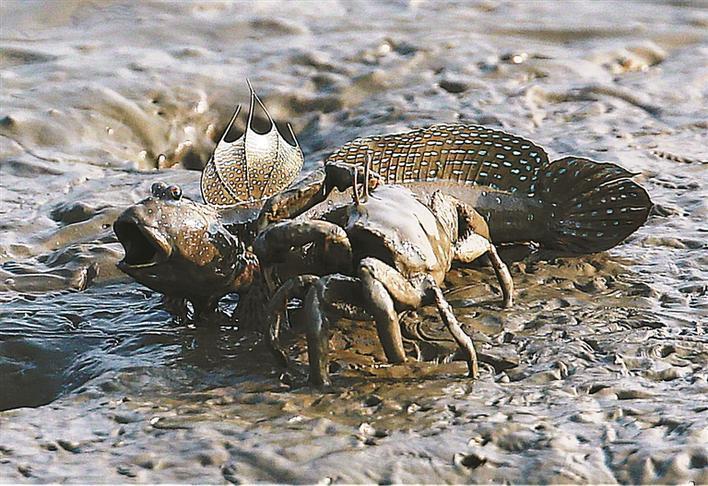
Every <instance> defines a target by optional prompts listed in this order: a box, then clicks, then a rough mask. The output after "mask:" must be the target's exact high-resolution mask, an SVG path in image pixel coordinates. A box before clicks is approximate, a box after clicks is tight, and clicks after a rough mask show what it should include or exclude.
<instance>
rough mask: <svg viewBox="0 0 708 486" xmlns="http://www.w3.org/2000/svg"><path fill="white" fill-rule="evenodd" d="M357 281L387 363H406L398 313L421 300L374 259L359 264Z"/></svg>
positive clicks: (397, 275)
mask: <svg viewBox="0 0 708 486" xmlns="http://www.w3.org/2000/svg"><path fill="white" fill-rule="evenodd" d="M359 278H361V284H362V291H363V294H364V302H365V307H366V309H367V310H368V311H369V312H370V313H371V314H372V315H373V316H374V320H375V321H376V331H377V332H378V334H379V340H380V341H381V345H382V346H383V348H384V353H385V354H386V358H387V359H388V361H389V362H390V363H402V362H404V361H405V359H406V355H405V352H404V350H403V338H402V336H401V326H400V324H399V321H398V312H400V311H402V310H405V309H415V308H417V307H419V306H420V305H421V302H422V300H423V297H424V295H425V294H424V292H423V291H422V289H418V288H416V287H415V286H414V285H413V284H411V282H409V281H408V280H407V279H406V278H405V277H404V276H403V275H402V274H401V273H400V272H399V271H398V270H396V269H395V268H393V267H391V266H389V265H387V264H386V263H384V262H382V261H381V260H379V259H377V258H364V259H363V260H362V261H361V263H360V264H359Z"/></svg>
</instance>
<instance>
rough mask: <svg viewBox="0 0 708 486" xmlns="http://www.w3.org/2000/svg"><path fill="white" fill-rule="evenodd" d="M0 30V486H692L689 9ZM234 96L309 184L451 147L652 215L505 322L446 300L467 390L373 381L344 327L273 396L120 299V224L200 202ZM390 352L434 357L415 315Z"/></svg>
mask: <svg viewBox="0 0 708 486" xmlns="http://www.w3.org/2000/svg"><path fill="white" fill-rule="evenodd" d="M0 15H1V20H2V22H1V25H0V85H1V89H0V100H1V102H0V201H1V204H2V205H1V207H0V225H1V227H2V231H0V305H1V309H0V410H4V411H2V412H0V482H70V483H71V482H74V483H75V482H81V483H103V482H111V483H115V482H191V483H195V482H199V483H224V482H278V483H314V482H347V483H352V482H353V483H362V482H366V483H371V482H376V483H391V482H395V483H399V482H404V483H405V482H415V483H443V482H489V481H494V482H503V481H506V482H513V483H519V482H523V483H527V482H531V483H600V482H601V483H615V482H619V483H686V482H689V481H693V482H695V483H696V484H706V483H708V449H707V448H706V444H708V400H707V398H706V397H707V396H708V372H707V371H706V363H707V362H708V335H707V334H706V332H707V330H708V329H707V327H708V326H707V325H706V322H707V321H708V295H707V292H708V245H707V243H706V236H707V235H708V223H707V221H708V191H706V185H707V184H708V165H706V161H707V160H708V136H707V135H706V133H708V124H707V123H706V119H707V117H706V107H707V106H708V103H707V97H708V68H707V66H708V42H707V38H706V32H707V31H708V29H707V27H708V9H706V6H705V3H701V2H690V1H688V2H684V1H674V2H651V1H627V2H625V1H618V2H606V1H597V2H562V3H560V2H559V3H555V2H505V1H494V0H489V1H481V2H433V1H430V2H426V1H401V2H353V1H343V0H342V1H339V2H336V1H332V2H307V1H302V2H271V1H262V2H260V1H259V2H248V3H246V2H244V3H238V2H204V3H192V2H173V3H139V4H138V3H132V2H115V1H101V2H92V1H68V0H67V1H63V2H27V1H23V2H12V1H3V2H2V3H1V4H0ZM246 78H249V79H250V80H251V82H252V83H253V85H254V86H255V88H256V89H257V91H258V92H259V93H260V94H261V95H262V97H263V98H264V101H265V103H266V105H267V106H268V107H269V109H270V111H271V113H272V114H273V116H274V117H275V118H276V120H277V121H279V122H290V123H292V125H293V128H294V131H295V133H296V134H297V136H298V138H299V140H300V142H301V144H302V146H303V149H304V152H305V159H306V165H305V170H311V169H312V168H314V167H316V166H317V164H319V163H320V162H321V161H322V160H323V158H324V157H325V156H326V155H327V154H328V153H330V152H331V151H333V150H334V149H335V148H337V147H339V146H340V145H342V144H343V143H345V142H346V141H348V140H351V139H353V138H356V137H359V136H366V135H373V134H382V133H387V132H392V131H401V130H405V129H408V128H411V127H416V126H421V125H428V124H432V123H436V122H453V121H461V122H467V123H477V124H482V125H488V126H492V127H498V128H503V129H504V130H506V131H508V132H511V133H514V134H518V135H520V136H525V137H527V138H529V139H531V140H533V141H535V142H537V143H539V144H540V145H542V146H543V147H545V148H546V150H547V151H548V152H549V154H550V155H551V158H552V159H555V158H557V157H559V156H563V155H571V154H572V155H579V156H585V157H589V158H592V159H595V160H599V161H610V162H616V163H619V164H620V165H622V166H623V167H625V168H627V169H629V170H631V171H633V172H636V173H637V176H636V180H637V181H638V182H640V183H641V184H642V185H643V186H644V187H645V188H646V189H647V190H648V192H649V193H650V194H651V197H652V199H653V201H654V203H655V204H656V207H655V209H654V210H653V213H652V215H651V216H650V218H649V220H648V222H647V224H646V225H645V226H644V227H643V228H641V229H640V230H639V231H638V232H637V233H635V234H634V235H632V236H631V237H630V238H629V239H628V240H627V241H626V242H624V243H623V244H621V245H619V246H617V247H616V248H614V249H612V250H611V251H609V252H605V253H601V254H597V255H590V256H587V257H582V258H555V259H550V260H537V259H533V258H532V259H526V260H522V261H520V262H516V263H514V264H513V266H512V276H513V278H514V282H515V285H516V287H517V293H516V304H515V306H514V308H512V309H510V310H500V309H499V307H498V305H497V299H498V294H497V293H496V290H495V289H496V287H495V285H494V283H495V280H494V277H493V274H492V272H491V271H490V270H489V269H485V268H472V269H470V268H460V269H456V270H454V271H453V272H451V273H450V276H449V279H448V282H447V289H446V292H447V296H448V299H449V300H450V301H451V303H452V304H453V306H454V307H455V311H456V314H457V316H458V318H459V319H460V320H461V321H462V322H463V324H464V326H465V328H466V330H467V331H468V332H469V333H470V334H471V335H472V336H473V338H474V340H475V343H476V345H477V349H478V351H479V352H480V355H481V357H482V361H483V363H482V372H481V377H480V379H479V380H477V381H474V382H473V381H470V380H469V379H467V378H464V377H463V375H464V372H465V365H464V363H462V362H456V361H455V362H445V363H442V364H438V363H431V362H412V363H409V364H407V365H405V366H393V367H392V366H385V365H382V363H383V355H382V352H381V350H380V347H379V346H378V344H377V343H376V340H375V334H374V331H373V324H371V325H365V324H358V325H355V324H351V323H346V322H345V323H342V325H341V330H340V331H337V332H335V333H334V334H333V337H332V343H333V346H334V347H335V348H336V349H337V350H338V351H337V352H336V353H334V359H335V367H336V369H337V372H336V373H334V375H333V376H334V382H335V386H334V389H333V390H331V391H329V392H327V393H318V392H313V391H311V390H309V389H308V388H306V387H302V386H299V383H300V382H299V381H298V380H300V374H299V373H300V372H302V371H303V370H304V367H303V365H304V363H305V356H304V354H303V343H302V341H301V340H299V339H297V338H292V339H291V340H290V342H289V345H290V350H291V354H292V356H293V358H297V360H298V362H299V363H300V365H299V368H297V369H295V370H294V372H293V373H292V376H290V377H286V378H283V377H282V376H281V375H282V370H280V369H279V368H278V367H277V366H276V364H275V363H274V362H272V360H271V359H270V357H269V355H268V354H267V353H266V352H265V350H264V349H263V346H262V344H261V343H259V342H258V340H257V339H256V338H255V337H253V336H249V335H241V334H239V332H238V330H237V329H235V327H234V326H233V325H232V324H231V323H229V322H224V323H223V325H222V326H213V327H210V328H199V327H194V326H192V325H189V324H185V323H182V322H179V321H176V320H174V319H173V318H171V317H170V315H169V314H168V313H167V312H166V311H165V310H164V309H163V308H162V305H161V302H160V297H159V295H157V294H155V293H154V292H152V291H149V290H148V289H145V288H143V287H141V286H139V285H137V284H135V283H132V282H131V281H129V280H128V279H126V278H125V277H124V276H123V275H122V274H120V272H118V271H117V270H116V269H115V262H116V261H117V260H118V259H120V258H121V256H122V249H121V247H120V245H119V244H118V243H117V242H116V241H115V238H114V236H113V234H112V230H111V226H110V225H111V223H112V221H113V219H115V217H116V216H117V214H119V213H120V211H121V210H122V209H123V208H125V207H126V206H128V205H129V204H131V203H133V202H135V201H138V200H140V199H142V198H143V197H145V196H146V195H147V194H148V191H149V187H150V184H151V183H152V182H154V181H156V180H164V181H166V182H168V183H179V184H182V185H183V186H184V188H185V192H186V193H187V194H191V195H192V196H193V197H195V198H198V197H199V195H198V178H199V172H198V170H199V169H200V168H201V167H202V166H203V164H204V163H205V162H206V160H207V159H208V157H209V155H210V153H211V150H212V149H213V147H214V141H215V140H216V139H217V138H218V136H219V135H220V133H221V131H222V130H223V128H224V126H225V124H226V122H227V120H228V118H229V116H230V114H231V111H232V110H233V107H234V105H235V104H237V103H241V104H245V103H247V100H248V97H247V93H248V92H247V87H246V83H245V79H246ZM96 272H98V274H97V276H95V278H94V274H95V273H96ZM87 284H88V286H87ZM86 286H87V288H86V290H84V291H82V292H79V291H77V290H68V289H70V288H83V287H86ZM40 289H41V290H42V291H41V292H38V291H37V290H40ZM234 305H235V300H234V299H232V300H229V299H227V300H226V302H224V307H225V308H227V309H228V308H229V307H233V306H234ZM405 322H406V326H413V327H415V328H419V327H423V328H425V332H426V333H427V334H431V335H437V334H439V335H440V336H444V334H443V333H442V332H441V331H440V329H439V327H440V324H439V323H438V322H437V320H436V319H435V318H434V314H433V312H431V311H429V310H427V309H425V310H423V311H421V312H420V313H419V314H418V315H417V316H407V317H406V319H405ZM446 346H448V347H449V343H444V342H441V343H440V349H426V350H424V351H425V353H424V354H426V356H428V357H431V358H433V357H436V356H437V357H438V359H439V360H441V361H447V360H444V359H440V357H441V356H443V357H444V356H446V355H448V354H449V353H450V351H451V350H450V349H448V348H446ZM291 383H294V386H293V385H292V384H291Z"/></svg>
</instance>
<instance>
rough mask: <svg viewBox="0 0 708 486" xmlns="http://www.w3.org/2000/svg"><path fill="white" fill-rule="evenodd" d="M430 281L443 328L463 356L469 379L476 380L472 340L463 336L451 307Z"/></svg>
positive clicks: (475, 357) (475, 358) (476, 369)
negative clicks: (450, 335)
mask: <svg viewBox="0 0 708 486" xmlns="http://www.w3.org/2000/svg"><path fill="white" fill-rule="evenodd" d="M430 280H431V282H430V289H431V290H432V292H433V296H434V298H435V305H436V306H437V308H438V312H439V313H440V317H441V318H442V320H443V322H444V323H445V327H447V330H448V331H450V334H452V337H453V338H454V339H455V342H456V343H457V345H458V346H459V347H460V349H461V350H462V352H463V353H464V354H465V361H467V369H468V370H469V376H470V377H471V378H477V375H478V374H479V366H478V364H477V352H476V351H475V349H474V343H473V342H472V339H471V338H470V337H469V336H468V335H467V334H465V331H463V330H462V327H460V323H459V322H457V318H456V317H455V314H453V313H452V307H451V306H450V304H449V303H448V302H447V300H445V296H443V293H442V290H441V289H440V287H439V286H438V285H437V284H436V283H435V282H433V281H432V279H430Z"/></svg>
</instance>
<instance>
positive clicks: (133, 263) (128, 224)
mask: <svg viewBox="0 0 708 486" xmlns="http://www.w3.org/2000/svg"><path fill="white" fill-rule="evenodd" d="M113 230H114V231H115V233H116V236H117V237H118V241H119V242H120V243H121V245H123V248H124V249H125V257H124V258H123V260H121V261H120V262H119V264H118V265H119V266H123V267H126V268H127V267H133V268H144V267H150V266H153V265H156V264H158V263H160V262H163V261H165V260H167V258H169V256H170V253H171V248H170V245H169V243H168V242H167V241H166V240H165V238H164V237H163V236H162V235H161V234H160V233H159V232H158V231H157V229H155V228H152V227H149V226H144V225H142V224H139V223H137V222H136V221H130V220H127V221H126V220H122V221H121V220H119V221H116V222H115V224H114V225H113Z"/></svg>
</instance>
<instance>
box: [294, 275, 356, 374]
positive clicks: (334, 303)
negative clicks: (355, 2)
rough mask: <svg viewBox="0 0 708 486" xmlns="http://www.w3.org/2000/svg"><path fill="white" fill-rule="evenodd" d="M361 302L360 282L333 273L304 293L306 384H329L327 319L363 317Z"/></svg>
mask: <svg viewBox="0 0 708 486" xmlns="http://www.w3.org/2000/svg"><path fill="white" fill-rule="evenodd" d="M360 305H361V285H360V283H359V280H358V279H355V278H352V277H348V276H346V275H341V274H334V275H328V276H326V277H322V278H320V279H319V280H317V281H316V282H315V283H314V284H313V285H312V286H311V287H310V290H308V291H307V295H306V296H305V332H306V334H307V356H308V359H309V363H310V383H311V384H312V385H314V386H323V385H329V384H330V379H329V357H328V354H329V327H330V318H335V317H337V316H347V317H350V318H352V319H357V320H365V319H367V318H368V317H369V316H367V315H366V314H365V313H364V312H358V309H357V307H358V306H360Z"/></svg>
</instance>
